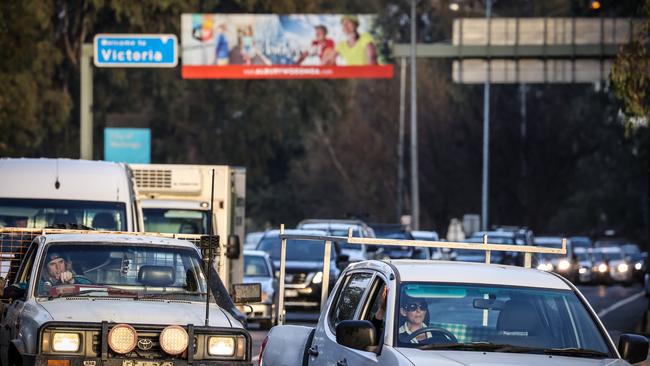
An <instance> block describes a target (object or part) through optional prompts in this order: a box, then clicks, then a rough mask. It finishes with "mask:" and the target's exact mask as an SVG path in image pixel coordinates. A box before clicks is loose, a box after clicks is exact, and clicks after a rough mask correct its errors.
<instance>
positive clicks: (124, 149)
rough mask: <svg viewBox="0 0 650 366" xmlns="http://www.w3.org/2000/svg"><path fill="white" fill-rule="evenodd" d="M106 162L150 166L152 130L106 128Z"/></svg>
mask: <svg viewBox="0 0 650 366" xmlns="http://www.w3.org/2000/svg"><path fill="white" fill-rule="evenodd" d="M104 160H106V161H117V162H122V163H140V164H149V163H150V162H151V130H149V129H148V128H105V129H104Z"/></svg>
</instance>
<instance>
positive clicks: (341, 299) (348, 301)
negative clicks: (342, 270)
mask: <svg viewBox="0 0 650 366" xmlns="http://www.w3.org/2000/svg"><path fill="white" fill-rule="evenodd" d="M370 278H372V275H371V274H370V273H355V274H352V275H350V276H349V277H348V278H347V281H346V283H345V286H343V289H342V290H341V291H340V292H339V296H338V298H337V299H336V304H335V305H334V306H333V307H332V310H331V312H330V315H329V321H330V325H331V326H332V327H334V326H336V324H337V323H338V322H340V321H341V320H351V319H352V318H353V317H354V312H355V311H356V310H357V307H358V306H359V302H360V301H361V298H362V297H363V293H364V292H365V290H366V288H367V287H368V284H369V283H370Z"/></svg>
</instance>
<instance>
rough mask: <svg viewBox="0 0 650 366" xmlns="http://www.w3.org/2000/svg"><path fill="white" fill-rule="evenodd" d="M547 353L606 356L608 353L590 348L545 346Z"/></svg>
mask: <svg viewBox="0 0 650 366" xmlns="http://www.w3.org/2000/svg"><path fill="white" fill-rule="evenodd" d="M544 353H546V354H547V355H559V356H574V357H593V358H608V357H610V355H609V354H607V353H605V352H600V351H596V350H592V349H584V348H547V349H545V350H544Z"/></svg>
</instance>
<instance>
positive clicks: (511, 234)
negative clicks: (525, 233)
mask: <svg viewBox="0 0 650 366" xmlns="http://www.w3.org/2000/svg"><path fill="white" fill-rule="evenodd" d="M483 235H487V236H488V241H490V237H502V238H514V237H515V233H514V232H512V231H501V230H498V231H477V232H475V233H473V234H472V235H471V237H479V236H480V237H482V236H483Z"/></svg>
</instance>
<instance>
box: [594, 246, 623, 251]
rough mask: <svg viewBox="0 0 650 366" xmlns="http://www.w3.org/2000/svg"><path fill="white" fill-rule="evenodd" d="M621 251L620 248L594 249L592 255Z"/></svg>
mask: <svg viewBox="0 0 650 366" xmlns="http://www.w3.org/2000/svg"><path fill="white" fill-rule="evenodd" d="M621 252H623V250H622V249H621V248H620V247H615V246H611V247H598V248H594V253H621Z"/></svg>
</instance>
